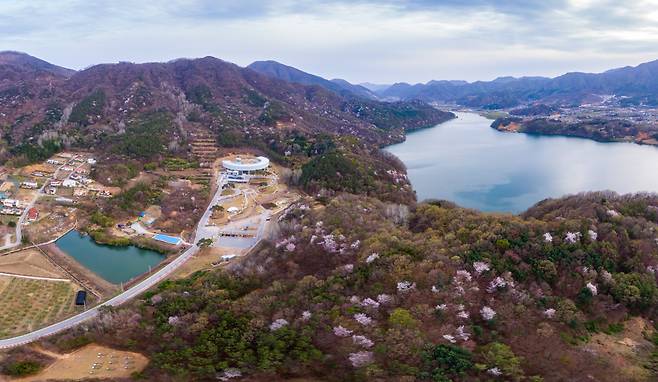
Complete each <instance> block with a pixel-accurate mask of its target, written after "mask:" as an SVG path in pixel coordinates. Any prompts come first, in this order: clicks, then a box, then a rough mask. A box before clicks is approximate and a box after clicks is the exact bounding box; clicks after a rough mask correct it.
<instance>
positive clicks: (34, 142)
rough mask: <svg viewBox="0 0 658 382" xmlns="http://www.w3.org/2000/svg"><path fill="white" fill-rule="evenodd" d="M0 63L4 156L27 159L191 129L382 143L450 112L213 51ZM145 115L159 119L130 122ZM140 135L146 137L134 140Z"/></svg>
mask: <svg viewBox="0 0 658 382" xmlns="http://www.w3.org/2000/svg"><path fill="white" fill-rule="evenodd" d="M21 57H22V56H21ZM0 71H1V72H0V74H1V77H0V126H2V142H0V157H1V159H4V160H7V159H11V158H17V157H20V158H23V159H27V160H34V159H37V158H42V157H45V156H47V155H48V153H49V152H51V151H52V150H55V149H56V148H57V147H61V146H70V145H73V146H76V145H77V146H83V147H97V148H98V149H103V150H105V149H113V150H115V151H117V152H120V153H124V154H129V155H133V156H141V157H149V156H153V155H162V154H166V153H177V152H178V153H180V151H184V150H185V149H186V147H187V142H188V141H189V139H188V138H189V136H190V133H193V132H195V131H198V130H202V131H204V132H206V133H208V134H211V135H214V136H216V137H217V140H218V144H220V145H223V146H239V145H246V144H249V145H251V146H254V145H259V146H262V147H264V148H267V149H268V150H269V149H271V150H273V151H274V152H275V153H278V154H279V155H283V153H284V152H286V151H289V150H290V149H291V147H288V146H286V145H285V144H282V143H281V142H286V137H287V136H290V135H295V134H297V135H305V136H307V137H311V136H315V135H317V134H330V135H336V136H348V135H351V136H357V137H359V138H362V139H364V141H365V142H369V143H374V144H384V143H387V142H394V141H399V140H402V139H404V131H405V130H406V129H414V128H419V127H425V126H430V125H434V124H436V123H439V122H442V121H444V120H446V119H448V118H451V117H452V114H450V113H445V112H442V111H439V110H436V109H434V108H432V107H430V106H429V105H426V104H424V103H422V102H402V103H399V102H398V103H384V102H377V101H372V100H364V99H361V98H358V97H353V96H348V97H343V96H341V95H338V94H336V93H334V92H332V91H328V90H326V89H325V88H323V87H321V86H305V85H300V84H297V83H293V82H288V81H283V80H280V79H276V78H272V77H269V76H265V75H262V74H260V73H257V72H256V71H253V70H251V69H246V68H241V67H239V66H237V65H234V64H231V63H228V62H225V61H222V60H219V59H216V58H213V57H205V58H201V59H180V60H175V61H171V62H167V63H147V64H133V63H119V64H103V65H96V66H93V67H90V68H88V69H85V70H82V71H79V72H75V73H74V74H73V75H71V76H69V72H62V71H61V70H55V69H53V66H49V65H46V64H39V65H36V64H34V60H25V59H21V60H14V61H13V63H12V64H4V65H0ZM330 83H332V82H330ZM332 84H333V83H332ZM155 113H157V114H159V115H162V116H164V119H165V120H166V121H168V123H167V124H165V125H162V124H158V125H157V126H152V128H150V130H149V131H142V130H140V128H138V127H137V122H139V121H142V122H143V121H147V120H149V119H150V118H152V117H153V116H154V114H155ZM147 125H148V124H147ZM141 126H145V125H144V124H142V125H141ZM140 136H141V137H144V138H145V137H147V136H148V137H150V138H151V139H150V140H149V141H148V142H142V141H140V140H139V139H137V142H138V143H136V144H135V143H134V142H135V138H136V137H140ZM127 140H129V142H126V141H127ZM268 146H270V147H269V148H268Z"/></svg>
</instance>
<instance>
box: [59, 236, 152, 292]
mask: <svg viewBox="0 0 658 382" xmlns="http://www.w3.org/2000/svg"><path fill="white" fill-rule="evenodd" d="M55 244H57V246H58V247H59V248H60V249H61V250H62V251H64V252H66V253H67V254H68V255H69V256H71V257H73V258H74V259H76V260H77V261H78V262H79V263H80V264H82V265H84V266H85V267H86V268H87V269H89V270H91V271H92V272H94V273H96V274H97V275H99V276H100V277H102V278H104V279H105V280H107V281H109V282H111V283H114V284H118V283H120V282H126V281H128V280H130V279H132V278H133V277H136V276H139V275H141V274H142V273H144V272H148V270H149V266H151V267H155V266H156V265H158V264H159V263H160V262H161V261H162V260H164V256H163V255H161V254H159V253H158V252H155V251H151V250H148V249H141V248H137V247H135V246H128V247H113V246H108V245H100V244H96V242H94V240H92V239H91V237H89V236H88V235H87V236H82V235H80V234H79V233H78V232H77V231H71V232H69V233H67V234H66V235H64V236H62V237H61V238H60V239H59V240H57V242H55Z"/></svg>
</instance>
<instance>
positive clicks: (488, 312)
mask: <svg viewBox="0 0 658 382" xmlns="http://www.w3.org/2000/svg"><path fill="white" fill-rule="evenodd" d="M480 315H482V318H484V319H485V320H487V321H490V320H493V318H494V317H496V311H495V310H493V309H491V308H490V307H488V306H483V307H482V309H480Z"/></svg>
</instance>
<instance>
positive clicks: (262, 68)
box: [247, 61, 377, 99]
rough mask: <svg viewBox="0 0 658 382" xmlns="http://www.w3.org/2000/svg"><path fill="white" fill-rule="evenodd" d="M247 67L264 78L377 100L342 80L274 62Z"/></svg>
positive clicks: (364, 88) (263, 62)
mask: <svg viewBox="0 0 658 382" xmlns="http://www.w3.org/2000/svg"><path fill="white" fill-rule="evenodd" d="M247 67H248V68H249V69H252V70H255V71H257V72H259V73H262V74H264V75H266V76H270V77H274V78H278V79H280V80H284V81H288V82H295V83H298V84H302V85H318V86H322V87H323V88H325V89H327V90H331V91H332V92H335V93H337V94H340V95H344V96H357V97H363V98H367V99H377V96H376V95H375V94H374V93H373V92H372V91H370V90H369V89H368V88H366V87H363V86H361V85H354V84H351V83H349V82H347V81H345V80H342V79H333V80H331V81H329V80H326V79H324V78H322V77H319V76H316V75H313V74H310V73H306V72H304V71H301V70H299V69H297V68H293V67H292V66H288V65H284V64H281V63H279V62H276V61H256V62H253V63H251V64H250V65H249V66H247Z"/></svg>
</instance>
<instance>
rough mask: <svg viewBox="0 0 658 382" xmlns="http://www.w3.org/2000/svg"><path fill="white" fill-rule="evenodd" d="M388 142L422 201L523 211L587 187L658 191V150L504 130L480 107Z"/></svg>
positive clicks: (621, 190) (482, 208)
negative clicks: (399, 140)
mask: <svg viewBox="0 0 658 382" xmlns="http://www.w3.org/2000/svg"><path fill="white" fill-rule="evenodd" d="M456 114H457V115H458V118H457V119H454V120H451V121H448V122H446V123H443V124H440V125H437V126H435V127H432V128H428V129H423V130H419V131H416V132H413V133H410V134H409V135H408V136H407V140H406V141H405V142H403V143H399V144H395V145H392V146H389V147H387V148H386V150H387V151H390V152H391V153H393V154H395V155H396V156H397V157H399V158H400V159H401V160H402V161H403V162H404V163H405V164H406V166H407V171H408V175H409V179H410V180H411V184H412V186H413V187H414V190H416V193H417V196H418V200H424V199H429V198H433V199H447V200H451V201H453V202H456V203H457V204H459V205H461V206H464V207H469V208H477V209H479V210H483V211H503V212H513V213H518V212H522V211H524V210H526V209H527V208H528V207H530V206H532V205H533V204H535V203H537V202H539V201H541V200H543V199H546V198H551V197H560V196H563V195H567V194H575V193H579V192H583V191H600V190H612V191H616V192H619V193H631V192H639V191H649V192H658V148H656V147H652V146H640V145H636V144H633V143H600V142H595V141H592V140H588V139H580V138H571V137H549V136H539V135H527V134H514V133H503V132H499V131H497V130H495V129H492V128H491V127H490V125H491V123H492V121H491V120H488V119H486V118H484V117H482V116H480V115H478V114H474V113H456Z"/></svg>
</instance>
